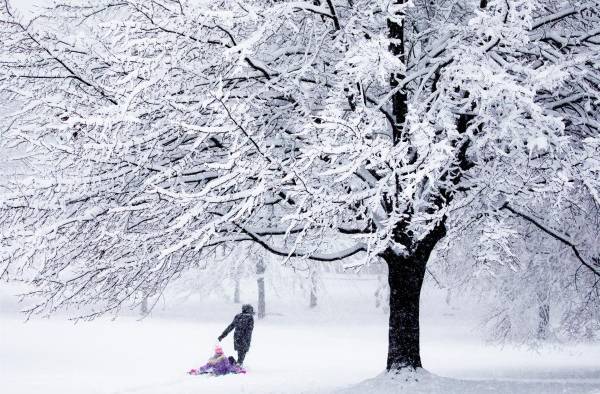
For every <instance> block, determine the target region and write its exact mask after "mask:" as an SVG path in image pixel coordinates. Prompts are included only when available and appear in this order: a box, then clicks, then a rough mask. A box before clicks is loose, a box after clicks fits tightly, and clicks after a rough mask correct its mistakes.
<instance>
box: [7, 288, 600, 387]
mask: <svg viewBox="0 0 600 394" xmlns="http://www.w3.org/2000/svg"><path fill="white" fill-rule="evenodd" d="M325 284H326V288H327V291H326V292H324V293H323V294H322V297H321V304H320V306H319V308H317V310H309V309H308V308H305V307H304V306H303V304H302V302H303V300H300V299H298V297H296V303H295V304H291V303H290V300H291V299H294V298H293V297H288V296H283V295H281V294H277V293H274V292H273V291H271V292H270V293H269V294H268V295H269V296H270V298H269V299H268V301H269V300H270V301H271V303H270V306H271V308H270V311H271V314H270V315H269V316H268V317H267V319H266V320H263V321H259V322H257V324H256V328H255V335H254V338H253V343H252V349H251V351H250V353H249V354H248V356H247V362H246V364H247V367H248V370H249V373H248V374H247V375H238V376H225V377H219V378H214V377H205V376H187V375H186V374H185V371H187V370H189V369H190V368H193V367H197V366H199V365H200V364H202V363H204V361H205V360H206V358H207V357H208V356H209V355H210V354H211V352H212V347H213V345H214V343H215V341H216V337H217V336H218V335H219V334H220V332H221V331H222V330H223V328H224V327H225V326H226V325H227V323H229V319H230V317H231V316H233V314H234V313H235V312H236V311H237V309H238V308H239V306H238V305H234V304H232V303H230V302H227V301H226V300H223V299H221V298H219V297H216V298H212V299H210V300H209V301H208V302H207V301H204V302H200V300H199V299H198V298H194V297H192V298H190V299H188V300H186V301H185V302H184V301H182V300H180V299H178V300H176V302H172V303H169V302H167V303H166V304H165V305H159V306H158V308H157V310H155V311H154V312H153V315H152V316H151V317H149V318H146V319H144V320H141V321H139V320H137V318H135V317H134V316H125V317H121V318H119V319H117V320H115V321H112V320H110V319H103V320H97V321H94V322H90V323H78V324H76V325H74V324H73V323H71V322H68V321H65V319H64V317H60V316H57V317H55V318H52V319H49V320H37V321H30V322H28V323H26V324H24V323H23V322H22V317H19V316H18V315H17V314H16V313H15V311H16V309H17V306H16V305H15V303H14V302H13V301H11V300H10V299H8V298H7V296H6V294H7V293H8V292H9V290H10V289H8V288H6V287H4V288H3V289H2V288H0V312H1V313H0V387H2V392H3V393H7V394H33V393H40V392H43V393H45V394H70V393H73V394H75V393H77V394H82V393H83V394H88V393H90V394H92V393H115V394H116V393H136V394H187V393H190V394H191V393H195V394H196V393H216V394H219V393H257V394H258V393H261V394H264V393H332V392H340V393H346V394H358V393H391V392H394V393H396V392H400V393H401V392H405V393H600V346H599V345H579V346H568V345H563V346H561V347H554V348H549V349H542V350H540V351H539V352H532V351H528V350H527V349H524V348H512V347H505V348H504V349H500V348H498V347H492V346H486V345H485V344H484V343H483V341H482V340H481V339H480V336H479V335H477V334H476V333H477V325H476V322H475V321H474V320H473V319H472V318H467V316H471V317H472V313H470V311H469V310H466V309H467V308H464V309H465V310H452V309H450V308H449V307H447V306H446V305H445V303H444V302H443V294H440V293H436V292H433V291H429V292H428V293H427V294H426V295H425V296H424V299H423V307H424V313H423V319H422V320H423V336H422V347H423V362H424V364H425V366H426V367H427V369H428V371H429V372H422V373H421V374H419V375H418V377H417V379H418V382H415V381H414V380H411V379H409V381H406V377H397V378H396V379H390V378H388V377H385V376H380V377H378V378H375V379H372V378H374V377H376V376H378V375H380V374H381V372H382V371H383V369H384V366H385V352H386V342H387V339H386V338H387V337H386V334H387V332H386V316H385V315H384V314H383V313H381V311H379V310H376V309H375V307H374V299H373V293H374V290H375V285H376V281H375V280H374V278H373V277H363V279H362V280H358V281H349V280H346V279H345V278H341V277H335V278H330V279H327V280H326V281H325ZM174 305H177V306H176V307H175V306H174ZM224 345H225V346H224V349H225V352H226V353H228V354H229V353H231V352H232V351H233V349H232V343H231V337H228V338H227V339H225V340H224ZM440 376H447V377H452V378H453V379H450V378H441V377H440ZM459 379H462V380H459Z"/></svg>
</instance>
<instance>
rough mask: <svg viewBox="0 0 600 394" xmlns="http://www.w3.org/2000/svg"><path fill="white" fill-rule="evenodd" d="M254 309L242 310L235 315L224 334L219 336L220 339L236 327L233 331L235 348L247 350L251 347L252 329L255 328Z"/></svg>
mask: <svg viewBox="0 0 600 394" xmlns="http://www.w3.org/2000/svg"><path fill="white" fill-rule="evenodd" d="M253 312H254V311H252V310H250V311H242V313H240V314H238V315H235V317H234V318H233V322H231V324H230V325H229V326H228V327H227V328H226V329H225V331H223V334H221V336H220V337H219V341H220V340H222V339H223V338H225V337H226V336H227V334H229V333H230V332H231V330H233V329H235V331H234V333H233V348H234V349H235V350H236V351H242V352H247V351H248V349H250V341H251V340H252V330H253V329H254V317H253V316H252V315H253V314H254V313H253Z"/></svg>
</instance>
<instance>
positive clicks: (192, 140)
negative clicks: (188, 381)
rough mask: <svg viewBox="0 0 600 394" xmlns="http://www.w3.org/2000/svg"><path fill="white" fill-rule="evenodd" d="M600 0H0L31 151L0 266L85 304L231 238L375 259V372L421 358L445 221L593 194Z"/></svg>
mask: <svg viewBox="0 0 600 394" xmlns="http://www.w3.org/2000/svg"><path fill="white" fill-rule="evenodd" d="M598 5H599V4H598V1H577V2H573V3H571V4H569V5H568V6H565V5H564V4H563V3H562V2H554V1H533V0H529V1H513V0H508V1H470V0H453V1H450V0H449V1H438V2H430V1H420V0H415V1H413V2H406V1H399V0H396V1H389V0H381V1H377V2H373V1H367V0H354V1H347V0H344V1H342V0H339V1H326V2H323V1H315V2H303V1H300V2H297V1H294V2H288V1H264V0H260V1H258V0H256V1H250V0H248V1H229V0H222V1H210V2H203V1H200V2H186V1H167V0H164V1H160V0H158V1H153V2H146V1H119V2H115V1H112V0H103V1H100V2H97V1H96V2H94V3H84V2H82V1H76V2H70V3H65V4H62V5H59V6H57V7H56V8H55V9H54V10H53V11H52V12H51V13H48V14H47V15H46V16H44V17H41V18H39V19H38V20H36V21H35V22H32V23H26V22H24V21H22V20H20V19H19V18H18V15H17V14H16V12H15V11H14V9H13V8H12V6H11V5H10V3H7V2H5V3H3V4H2V5H1V7H2V12H3V14H2V16H1V17H0V19H1V21H2V22H1V23H2V28H1V31H0V39H1V41H2V55H1V59H0V61H1V66H0V67H1V68H2V77H1V78H2V79H1V80H0V81H1V83H2V88H1V89H2V94H4V95H7V96H9V97H10V98H11V99H15V100H16V99H19V100H20V101H22V102H24V103H25V106H24V108H23V109H22V110H21V111H18V112H16V113H13V114H12V115H9V116H8V120H9V124H10V127H9V129H8V130H6V131H5V132H4V138H3V141H10V143H13V144H14V143H15V141H23V142H27V143H28V144H31V145H32V146H34V147H35V149H36V150H37V152H39V153H40V154H41V155H42V156H43V158H44V159H43V160H41V161H40V162H39V163H37V168H36V174H35V177H30V178H27V179H22V180H20V181H19V182H17V183H16V184H14V185H13V186H12V191H13V193H12V195H9V196H7V197H5V198H4V199H3V201H2V211H1V215H2V217H1V218H0V221H1V222H2V223H4V226H7V223H10V224H11V230H10V232H9V231H8V230H3V233H2V240H3V244H5V245H7V247H5V248H4V249H3V252H2V253H3V254H2V261H3V266H2V267H3V268H2V271H1V272H2V276H3V277H7V276H8V277H12V276H14V275H16V274H18V273H20V272H28V273H30V280H31V282H32V283H33V284H35V285H36V290H34V291H33V292H32V293H31V295H34V296H39V297H40V298H39V299H41V301H40V302H39V303H37V304H35V305H34V306H33V307H32V308H31V310H30V312H31V313H51V312H52V311H54V310H56V309H57V308H61V307H66V306H69V305H73V304H75V305H78V304H81V303H90V302H92V301H93V302H94V304H95V305H96V308H97V309H96V311H95V312H94V313H91V314H88V315H86V316H84V317H88V318H93V317H94V316H96V315H97V314H100V313H105V312H108V311H118V309H119V308H120V307H121V306H122V305H123V303H125V302H127V301H128V300H130V299H131V298H132V297H135V294H138V292H139V291H141V290H144V291H145V292H150V293H148V294H153V293H152V292H154V293H157V292H160V291H161V289H163V288H164V287H165V286H167V284H168V283H169V282H170V281H171V280H172V279H173V278H176V277H178V275H180V274H181V272H183V271H184V270H186V269H189V268H192V267H195V266H197V265H198V264H201V262H202V261H207V259H208V258H209V257H210V255H211V253H213V251H214V247H216V246H217V245H221V244H225V243H227V244H236V243H243V242H246V241H252V242H254V243H256V244H258V245H260V246H262V247H263V248H264V249H265V250H266V251H268V252H270V253H272V254H274V255H278V256H281V257H283V258H284V259H288V258H292V257H294V258H305V259H312V260H315V261H321V262H328V261H338V260H343V259H347V258H350V257H352V256H354V257H357V256H358V255H359V254H360V255H361V256H362V258H363V259H364V260H363V261H365V262H367V261H370V260H372V259H375V258H381V259H383V260H384V261H385V262H386V264H387V266H388V283H389V286H390V321H389V349H388V359H387V369H388V370H391V371H396V370H400V369H403V368H418V367H421V359H420V350H419V296H420V291H421V287H422V284H423V279H424V276H425V272H426V266H427V263H428V261H429V257H430V255H431V253H432V252H433V250H434V249H435V248H436V246H437V245H438V244H439V242H440V241H441V240H442V239H443V238H444V237H445V236H446V234H448V233H452V232H453V231H454V230H456V229H457V228H460V227H463V226H464V224H465V223H480V221H483V220H486V218H488V217H489V216H490V215H496V213H497V212H499V211H502V213H503V214H509V213H513V214H514V212H523V210H535V212H536V213H537V216H538V217H540V216H548V215H551V214H553V213H555V212H557V211H560V209H561V207H560V205H556V204H551V203H549V200H548V198H549V196H551V197H552V198H553V199H558V200H559V201H562V200H565V199H567V198H573V197H576V198H578V199H582V198H583V199H588V198H593V199H594V201H595V203H597V201H598V197H597V196H598V190H599V189H600V184H599V182H600V181H598V179H600V177H598V171H599V170H598V169H599V168H600V166H598V160H597V159H598V156H599V153H598V149H599V146H600V144H599V139H598V131H599V130H600V127H599V119H598V113H599V111H598V109H599V108H598V105H599V104H598V97H599V92H600V88H599V86H600V84H599V82H600V76H599V71H598V68H597V67H596V65H597V64H598V61H599V56H600V50H598V49H599V46H600V43H599V41H598V30H597V26H598V22H599V18H598V9H599V7H598ZM574 190H576V191H577V192H578V193H576V194H575V195H574V196H573V193H572V192H573V191H574ZM515 215H516V214H515ZM506 223H512V222H509V221H507V222H506ZM538 227H539V226H538ZM520 228H521V227H519V226H517V225H515V227H514V229H515V231H519V230H520ZM540 231H542V230H540ZM577 250H578V251H579V248H577ZM578 253H579V254H578V255H579V257H580V258H579V259H577V264H581V265H582V266H583V267H584V270H583V271H582V272H581V275H584V276H585V277H586V278H587V279H586V283H587V284H590V285H591V287H592V288H597V283H598V282H597V281H598V277H599V276H600V273H599V269H600V268H599V267H598V265H599V263H598V261H597V258H596V257H595V255H594V254H593V253H592V251H591V250H587V249H581V252H578ZM588 290H589V289H588Z"/></svg>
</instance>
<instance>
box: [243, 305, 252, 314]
mask: <svg viewBox="0 0 600 394" xmlns="http://www.w3.org/2000/svg"><path fill="white" fill-rule="evenodd" d="M242 313H249V314H251V315H254V308H253V307H252V305H250V304H244V305H242Z"/></svg>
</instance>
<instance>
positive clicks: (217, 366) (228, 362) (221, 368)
mask: <svg viewBox="0 0 600 394" xmlns="http://www.w3.org/2000/svg"><path fill="white" fill-rule="evenodd" d="M228 373H246V371H245V370H244V369H243V368H241V367H240V366H239V365H237V364H236V363H235V360H234V359H233V357H226V356H225V354H224V353H223V349H222V348H221V346H220V345H217V346H216V347H215V354H214V355H213V356H212V357H211V358H209V359H208V361H207V363H206V364H205V365H203V366H201V367H200V368H198V369H192V370H190V371H189V372H188V374H190V375H201V374H213V375H227V374H228Z"/></svg>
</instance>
